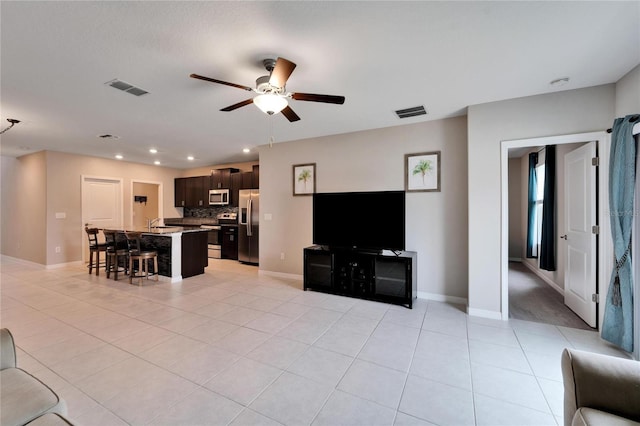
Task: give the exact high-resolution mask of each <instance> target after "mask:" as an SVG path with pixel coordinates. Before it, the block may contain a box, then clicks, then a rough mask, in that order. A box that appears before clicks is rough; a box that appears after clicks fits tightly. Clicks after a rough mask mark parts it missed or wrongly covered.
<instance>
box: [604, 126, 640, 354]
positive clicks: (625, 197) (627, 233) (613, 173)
mask: <svg viewBox="0 0 640 426" xmlns="http://www.w3.org/2000/svg"><path fill="white" fill-rule="evenodd" d="M632 117H633V116H631V115H628V116H626V117H624V118H616V119H615V121H614V122H613V127H612V132H611V156H610V158H609V211H610V214H609V215H610V220H611V236H612V237H613V251H614V255H615V267H614V269H613V272H612V274H611V281H610V282H609V291H608V292H607V297H606V301H605V310H604V321H603V325H602V338H603V339H605V340H608V341H609V342H611V343H613V344H615V345H617V346H619V347H621V348H622V349H624V350H625V351H628V352H632V351H633V276H632V272H631V271H632V269H631V228H632V225H633V214H634V213H633V198H634V192H635V182H636V143H635V140H634V137H633V133H632V132H633V124H634V123H632V122H631V118H632Z"/></svg>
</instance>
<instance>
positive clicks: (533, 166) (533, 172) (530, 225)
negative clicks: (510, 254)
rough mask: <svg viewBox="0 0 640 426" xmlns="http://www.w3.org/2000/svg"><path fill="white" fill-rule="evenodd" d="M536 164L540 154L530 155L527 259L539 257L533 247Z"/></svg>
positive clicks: (534, 240) (534, 241) (534, 235)
mask: <svg viewBox="0 0 640 426" xmlns="http://www.w3.org/2000/svg"><path fill="white" fill-rule="evenodd" d="M536 164H538V153H537V152H532V153H531V154H529V210H528V216H527V257H529V258H531V257H538V256H537V255H534V254H533V246H534V245H535V244H536V187H537V186H538V183H537V181H538V179H537V177H536Z"/></svg>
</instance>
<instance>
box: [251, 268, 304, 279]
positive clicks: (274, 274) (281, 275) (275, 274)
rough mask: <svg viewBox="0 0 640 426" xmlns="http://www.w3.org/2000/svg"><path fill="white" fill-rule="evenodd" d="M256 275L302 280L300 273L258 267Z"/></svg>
mask: <svg viewBox="0 0 640 426" xmlns="http://www.w3.org/2000/svg"><path fill="white" fill-rule="evenodd" d="M258 275H266V276H269V277H276V278H287V279H290V280H296V281H302V280H303V276H302V275H298V274H289V273H286V272H276V271H266V270H264V269H258Z"/></svg>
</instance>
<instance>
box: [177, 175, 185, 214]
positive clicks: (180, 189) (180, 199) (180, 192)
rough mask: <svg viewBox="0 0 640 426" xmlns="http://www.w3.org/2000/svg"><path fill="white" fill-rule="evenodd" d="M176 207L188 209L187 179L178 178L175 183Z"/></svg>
mask: <svg viewBox="0 0 640 426" xmlns="http://www.w3.org/2000/svg"><path fill="white" fill-rule="evenodd" d="M174 191H175V192H174V201H175V202H174V205H175V206H176V207H186V205H187V179H186V178H176V179H175V181H174Z"/></svg>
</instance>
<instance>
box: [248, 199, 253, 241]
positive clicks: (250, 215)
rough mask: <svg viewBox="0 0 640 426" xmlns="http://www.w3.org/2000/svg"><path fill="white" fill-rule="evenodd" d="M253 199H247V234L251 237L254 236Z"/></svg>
mask: <svg viewBox="0 0 640 426" xmlns="http://www.w3.org/2000/svg"><path fill="white" fill-rule="evenodd" d="M252 204H253V203H252V200H251V198H249V201H247V236H248V237H251V236H253V232H252V231H253V229H252V228H253V218H252V214H253V212H252V210H253V205H252Z"/></svg>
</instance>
